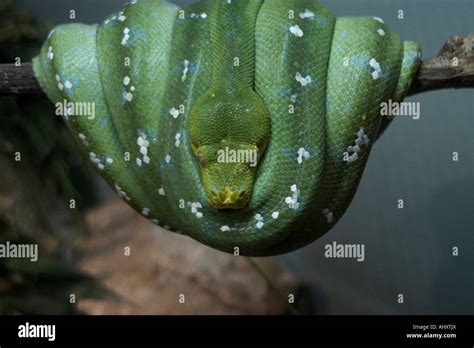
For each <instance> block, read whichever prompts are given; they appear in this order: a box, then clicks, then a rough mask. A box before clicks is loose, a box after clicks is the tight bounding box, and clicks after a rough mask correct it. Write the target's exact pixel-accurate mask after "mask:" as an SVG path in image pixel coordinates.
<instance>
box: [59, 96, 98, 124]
mask: <svg viewBox="0 0 474 348" xmlns="http://www.w3.org/2000/svg"><path fill="white" fill-rule="evenodd" d="M56 115H57V116H64V117H66V118H69V117H70V116H85V117H87V119H88V120H93V119H95V103H89V102H75V103H72V102H68V101H67V100H66V99H64V100H63V102H62V103H56Z"/></svg>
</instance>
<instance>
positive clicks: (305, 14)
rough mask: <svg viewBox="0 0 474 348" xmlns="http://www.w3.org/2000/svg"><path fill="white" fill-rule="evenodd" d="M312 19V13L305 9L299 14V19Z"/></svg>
mask: <svg viewBox="0 0 474 348" xmlns="http://www.w3.org/2000/svg"><path fill="white" fill-rule="evenodd" d="M313 17H314V12H311V11H310V10H308V9H305V10H304V12H302V13H300V18H302V19H305V18H313Z"/></svg>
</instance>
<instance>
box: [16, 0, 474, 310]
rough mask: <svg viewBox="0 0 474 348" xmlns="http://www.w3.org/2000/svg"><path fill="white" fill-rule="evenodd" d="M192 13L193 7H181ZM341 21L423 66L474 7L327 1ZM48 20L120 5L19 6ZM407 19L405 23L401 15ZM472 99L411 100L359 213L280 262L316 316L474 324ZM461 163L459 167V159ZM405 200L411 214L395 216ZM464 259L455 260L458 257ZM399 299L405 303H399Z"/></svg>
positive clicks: (445, 93)
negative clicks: (330, 249)
mask: <svg viewBox="0 0 474 348" xmlns="http://www.w3.org/2000/svg"><path fill="white" fill-rule="evenodd" d="M175 2H176V3H179V4H187V3H190V2H192V1H175ZM321 2H322V3H324V4H326V5H327V6H329V7H330V8H332V9H333V11H334V12H335V14H336V15H337V16H377V17H381V18H383V19H384V21H385V23H386V24H388V25H389V26H390V27H391V28H392V29H393V30H395V31H396V32H398V33H399V34H400V36H401V37H402V38H403V39H411V40H415V41H418V42H419V43H420V44H421V46H422V48H423V55H424V57H425V58H427V57H431V56H433V55H435V54H436V53H437V52H438V50H439V49H440V48H441V46H442V44H443V43H444V42H445V41H446V40H447V39H448V38H449V37H450V36H451V35H452V34H456V33H459V34H467V33H469V32H474V22H473V18H474V2H473V1H472V0H455V1H454V0H397V1H395V0H326V1H321ZM15 3H18V4H19V5H22V6H24V7H26V8H29V9H31V10H33V11H34V12H35V13H36V14H38V16H40V17H41V18H42V19H45V20H48V21H50V22H52V23H55V24H60V23H66V22H68V21H69V20H68V17H67V16H68V11H69V9H75V10H76V12H77V20H76V21H78V22H85V23H94V22H98V21H101V20H102V19H104V18H105V17H106V16H107V15H108V14H109V13H111V12H113V11H115V10H116V9H118V8H119V7H120V6H121V4H122V3H123V1H122V0H101V1H97V0H77V1H76V0H42V1H37V0H16V1H15ZM400 9H401V10H403V11H404V19H403V20H399V19H398V18H397V11H398V10H400ZM473 97H474V90H442V91H436V92H430V93H425V94H422V95H419V96H415V97H412V98H410V99H409V101H419V102H420V103H421V118H420V119H419V120H413V119H411V118H403V117H402V118H399V119H397V120H396V121H395V122H394V123H393V124H392V126H391V127H390V128H389V129H388V131H387V132H386V133H385V134H384V135H383V137H382V138H381V139H380V140H379V141H378V143H377V144H376V146H375V148H374V150H373V152H372V156H371V158H370V160H369V163H368V165H367V168H366V170H365V174H364V177H363V179H362V182H361V184H360V187H359V190H358V192H357V194H356V196H355V199H354V201H353V202H352V205H351V206H350V208H349V209H348V211H347V213H346V214H345V216H344V217H343V218H342V219H341V221H340V222H339V223H338V224H337V226H336V227H335V228H333V229H332V230H331V231H330V232H329V233H327V234H326V235H325V236H324V237H323V238H321V239H320V240H318V241H316V242H315V243H313V244H312V245H310V246H307V247H306V248H304V249H302V250H300V251H297V252H294V253H291V254H288V255H284V256H281V257H280V258H281V259H282V260H283V261H284V262H285V263H287V264H288V266H289V267H290V268H291V269H293V270H294V271H295V272H297V273H298V274H299V275H300V276H301V277H302V278H303V279H304V280H305V281H306V282H307V283H309V284H310V285H311V286H312V291H313V298H314V302H315V312H316V313H318V314H474V271H473V266H474V223H473V217H474V205H473V199H474V186H473V180H474V137H473V135H474V98H473ZM453 152H458V153H459V162H453V161H452V153H453ZM398 199H403V200H404V203H405V208H404V209H398V208H397V200H398ZM333 241H337V242H338V243H363V244H365V254H366V260H365V262H361V263H359V262H357V261H355V260H353V259H327V258H325V257H324V246H325V244H327V243H332V242H333ZM455 246H456V247H458V248H459V256H457V257H454V256H452V248H453V247H455ZM398 294H403V295H404V303H403V304H399V303H397V296H398Z"/></svg>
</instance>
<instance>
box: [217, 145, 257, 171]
mask: <svg viewBox="0 0 474 348" xmlns="http://www.w3.org/2000/svg"><path fill="white" fill-rule="evenodd" d="M257 161H258V153H257V150H249V149H237V150H235V149H231V148H229V147H228V146H226V147H225V148H224V149H220V150H219V151H217V162H218V163H248V164H249V165H250V167H256V166H257Z"/></svg>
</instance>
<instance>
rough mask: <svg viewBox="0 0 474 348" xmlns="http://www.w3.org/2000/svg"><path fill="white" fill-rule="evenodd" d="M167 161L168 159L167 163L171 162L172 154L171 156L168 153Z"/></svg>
mask: <svg viewBox="0 0 474 348" xmlns="http://www.w3.org/2000/svg"><path fill="white" fill-rule="evenodd" d="M165 161H166V163H170V162H171V156H170V155H166V157H165Z"/></svg>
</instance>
